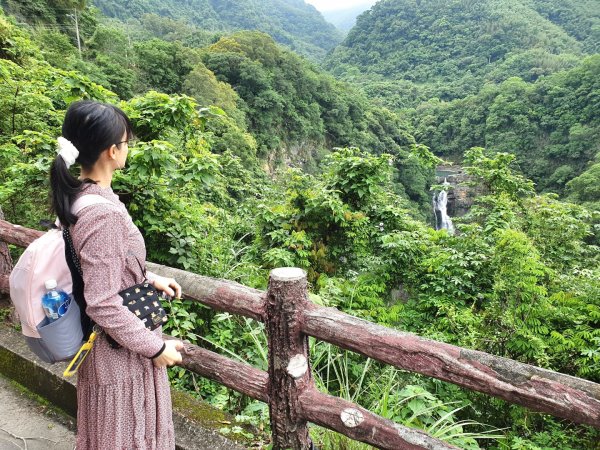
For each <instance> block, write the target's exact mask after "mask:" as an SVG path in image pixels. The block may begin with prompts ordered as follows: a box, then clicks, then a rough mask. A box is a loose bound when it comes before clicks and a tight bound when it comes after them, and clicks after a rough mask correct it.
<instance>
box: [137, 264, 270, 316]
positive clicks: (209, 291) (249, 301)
mask: <svg viewBox="0 0 600 450" xmlns="http://www.w3.org/2000/svg"><path fill="white" fill-rule="evenodd" d="M146 267H147V268H148V270H149V271H151V272H154V273H157V274H159V275H162V276H164V277H169V278H175V279H176V280H177V282H178V283H179V284H180V285H181V290H182V291H183V295H184V296H185V297H186V298H189V299H190V300H194V301H197V302H200V303H202V304H204V305H206V306H210V307H211V308H213V309H216V310H219V311H227V312H230V313H233V314H240V315H242V316H246V317H251V318H253V319H256V320H259V321H261V322H264V318H265V305H266V300H265V299H266V294H265V292H263V291H258V290H256V289H252V288H249V287H246V286H244V285H242V284H239V283H235V282H233V281H226V280H217V279H214V278H209V277H203V276H202V275H196V274H195V273H190V272H186V271H184V270H180V269H174V268H172V267H167V266H162V265H160V264H155V263H151V262H148V263H146Z"/></svg>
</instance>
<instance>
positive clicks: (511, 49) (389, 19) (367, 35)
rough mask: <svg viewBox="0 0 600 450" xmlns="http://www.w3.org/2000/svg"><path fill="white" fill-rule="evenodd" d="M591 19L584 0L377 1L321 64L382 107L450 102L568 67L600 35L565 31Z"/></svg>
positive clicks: (593, 7)
mask: <svg viewBox="0 0 600 450" xmlns="http://www.w3.org/2000/svg"><path fill="white" fill-rule="evenodd" d="M544 3H552V5H546V4H544ZM570 3H575V2H570ZM553 9H558V10H560V11H561V12H560V13H558V14H559V17H557V14H556V12H555V11H553ZM566 11H569V12H566ZM599 18H600V10H599V9H598V5H597V3H596V4H594V3H593V2H592V1H589V2H586V5H585V6H583V5H578V6H574V7H573V9H572V10H570V9H569V7H568V6H565V5H563V4H562V3H561V2H560V1H558V0H540V1H538V2H536V1H531V2H521V1H518V0H502V1H494V0H485V1H480V2H473V1H467V2H465V1H463V0H451V1H447V2H444V3H443V4H441V3H440V2H439V1H437V0H420V1H415V0H384V1H380V2H377V3H376V4H375V5H374V6H373V7H372V8H371V10H369V11H368V12H366V13H365V14H362V15H361V16H360V17H359V18H358V20H357V23H356V26H355V27H354V28H352V30H350V32H349V33H348V36H347V37H346V39H345V40H344V41H343V42H342V44H340V45H339V46H338V47H336V49H335V50H334V51H333V52H332V53H331V54H330V55H329V56H328V60H327V66H328V67H329V68H330V69H331V70H332V71H333V72H334V73H335V74H336V75H340V76H342V77H344V78H346V79H356V80H357V81H358V82H359V83H361V84H362V85H364V86H365V87H366V89H368V90H369V91H370V92H371V94H372V95H374V96H376V97H378V98H380V99H381V100H382V101H383V102H384V104H387V105H392V104H393V103H388V102H389V101H391V102H395V101H396V102H402V103H404V102H405V104H407V105H411V106H416V104H417V102H418V101H419V100H423V99H429V98H434V97H435V98H440V99H442V100H452V99H456V98H462V97H465V96H467V95H470V94H475V93H476V92H477V91H479V89H480V88H481V87H482V85H483V83H484V82H485V81H486V80H487V79H490V78H492V79H495V80H497V81H503V80H506V79H508V78H510V77H511V76H519V77H522V78H525V79H530V80H532V81H534V80H535V79H537V77H539V76H542V75H545V74H548V73H551V72H553V71H556V70H560V69H562V68H565V67H572V66H573V65H574V64H575V63H576V57H577V56H579V55H581V54H582V52H584V51H585V50H584V48H585V49H586V50H587V51H589V54H591V53H594V52H597V51H598V42H600V39H599V38H600V37H599V36H598V34H597V33H596V32H595V31H590V32H584V31H582V32H575V33H574V34H575V35H573V34H572V33H571V31H574V30H577V29H578V26H577V25H576V23H584V22H588V23H594V24H595V23H596V22H597V21H598V19H599ZM563 26H564V28H563ZM592 29H593V28H592ZM567 30H569V31H567ZM578 39H584V40H585V45H582V43H581V42H579V41H578ZM394 88H395V89H394ZM398 89H400V90H401V93H400V95H399V96H398V94H397V93H393V94H392V98H391V99H388V95H387V94H388V92H389V91H390V90H391V91H393V90H398ZM398 97H400V98H398Z"/></svg>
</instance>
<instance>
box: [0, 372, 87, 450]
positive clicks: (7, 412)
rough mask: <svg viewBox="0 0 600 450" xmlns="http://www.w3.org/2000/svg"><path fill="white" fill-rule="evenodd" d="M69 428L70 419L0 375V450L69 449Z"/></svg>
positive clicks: (71, 440)
mask: <svg viewBox="0 0 600 450" xmlns="http://www.w3.org/2000/svg"><path fill="white" fill-rule="evenodd" d="M73 430H74V423H73V420H72V419H69V418H68V417H66V416H64V417H63V416H62V415H59V414H57V413H56V412H54V411H53V410H52V409H51V408H49V407H48V406H45V405H42V404H41V403H39V402H38V401H37V400H35V399H33V398H32V396H31V395H30V394H26V393H24V392H22V391H21V390H19V389H18V388H17V387H16V386H15V385H13V384H12V383H11V382H10V381H8V380H7V379H6V378H4V377H2V376H0V450H18V449H21V450H25V449H27V450H73V448H74V447H75V433H74V432H73ZM21 438H24V439H25V440H23V439H21Z"/></svg>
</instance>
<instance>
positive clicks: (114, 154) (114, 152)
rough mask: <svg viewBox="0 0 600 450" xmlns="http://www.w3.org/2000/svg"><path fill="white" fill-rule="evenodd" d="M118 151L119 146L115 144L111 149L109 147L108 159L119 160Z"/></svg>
mask: <svg viewBox="0 0 600 450" xmlns="http://www.w3.org/2000/svg"><path fill="white" fill-rule="evenodd" d="M118 150H119V149H118V148H117V146H116V145H115V144H113V145H111V146H110V147H108V149H107V150H106V151H107V152H108V153H107V156H108V158H109V159H113V160H116V159H117V151H118Z"/></svg>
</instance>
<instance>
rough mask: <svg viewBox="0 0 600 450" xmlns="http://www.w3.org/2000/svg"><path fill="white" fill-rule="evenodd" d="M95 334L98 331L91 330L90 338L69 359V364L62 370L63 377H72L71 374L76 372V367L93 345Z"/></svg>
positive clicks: (96, 334)
mask: <svg viewBox="0 0 600 450" xmlns="http://www.w3.org/2000/svg"><path fill="white" fill-rule="evenodd" d="M96 336H98V333H96V332H95V331H92V334H90V338H89V339H88V341H87V342H86V343H85V344H83V345H82V346H81V348H80V349H79V351H78V352H77V354H76V355H75V356H74V357H73V359H72V360H71V362H70V363H69V365H68V366H67V368H66V369H65V371H64V372H63V375H64V376H65V377H72V376H73V375H75V374H76V373H77V369H79V366H80V365H81V363H82V362H83V360H84V359H85V357H86V356H87V355H88V353H89V352H90V350H91V349H92V347H93V346H94V341H95V340H96Z"/></svg>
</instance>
